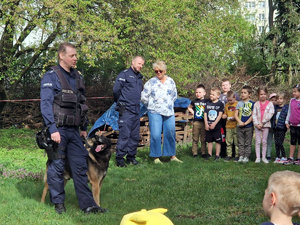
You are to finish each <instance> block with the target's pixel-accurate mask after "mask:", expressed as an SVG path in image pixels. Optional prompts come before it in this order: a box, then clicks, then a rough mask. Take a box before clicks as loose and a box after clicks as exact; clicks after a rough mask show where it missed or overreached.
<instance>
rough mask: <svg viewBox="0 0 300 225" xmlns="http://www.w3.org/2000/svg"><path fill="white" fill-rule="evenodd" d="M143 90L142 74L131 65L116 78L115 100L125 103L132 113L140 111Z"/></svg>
mask: <svg viewBox="0 0 300 225" xmlns="http://www.w3.org/2000/svg"><path fill="white" fill-rule="evenodd" d="M142 90H143V76H142V74H141V73H136V72H134V71H133V69H132V68H131V67H130V68H129V69H127V70H124V71H122V72H121V73H120V74H119V75H118V76H117V78H116V81H115V85H114V88H113V93H114V101H115V102H117V103H121V104H123V105H125V107H126V110H128V111H130V112H132V113H139V112H140V101H141V92H142Z"/></svg>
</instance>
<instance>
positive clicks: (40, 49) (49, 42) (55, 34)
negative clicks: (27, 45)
mask: <svg viewBox="0 0 300 225" xmlns="http://www.w3.org/2000/svg"><path fill="white" fill-rule="evenodd" d="M60 27H61V23H58V24H57V27H56V29H55V31H53V33H52V34H50V35H49V37H48V38H47V40H46V41H45V42H44V43H43V44H42V46H41V47H40V48H39V49H38V50H37V51H35V53H34V55H33V56H32V58H31V59H30V62H29V63H28V65H27V66H26V67H25V68H24V69H23V71H22V72H21V74H20V77H19V79H18V80H17V81H16V82H15V83H14V87H16V86H18V84H19V83H20V82H21V80H22V78H23V76H24V75H25V74H26V73H27V72H28V70H29V69H30V68H31V66H32V65H33V64H34V63H35V61H36V60H37V59H38V57H39V56H40V54H41V53H42V52H43V51H45V50H47V49H48V46H49V45H50V44H51V43H52V42H53V41H54V40H55V38H56V36H57V35H58V34H59V30H60Z"/></svg>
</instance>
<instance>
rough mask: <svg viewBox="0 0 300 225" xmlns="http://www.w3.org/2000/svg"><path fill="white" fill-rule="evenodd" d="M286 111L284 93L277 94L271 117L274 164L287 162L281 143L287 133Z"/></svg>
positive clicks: (287, 106)
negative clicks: (274, 154) (274, 151)
mask: <svg viewBox="0 0 300 225" xmlns="http://www.w3.org/2000/svg"><path fill="white" fill-rule="evenodd" d="M288 110H289V105H288V104H285V95H284V93H279V94H278V98H277V105H275V113H274V116H273V118H274V119H273V129H274V140H275V149H276V159H275V161H274V163H284V162H285V161H287V158H286V155H285V150H284V146H283V142H284V138H285V133H286V131H287V128H286V126H285V120H286V116H287V113H288Z"/></svg>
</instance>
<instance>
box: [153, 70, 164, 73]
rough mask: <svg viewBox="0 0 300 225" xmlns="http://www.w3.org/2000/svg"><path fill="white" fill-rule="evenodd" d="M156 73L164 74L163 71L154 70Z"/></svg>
mask: <svg viewBox="0 0 300 225" xmlns="http://www.w3.org/2000/svg"><path fill="white" fill-rule="evenodd" d="M154 72H155V73H162V72H164V71H163V70H154Z"/></svg>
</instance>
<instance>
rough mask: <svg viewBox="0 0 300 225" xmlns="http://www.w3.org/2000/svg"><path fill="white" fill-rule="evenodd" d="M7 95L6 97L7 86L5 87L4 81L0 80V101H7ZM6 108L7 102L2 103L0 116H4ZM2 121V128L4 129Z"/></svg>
mask: <svg viewBox="0 0 300 225" xmlns="http://www.w3.org/2000/svg"><path fill="white" fill-rule="evenodd" d="M6 98H7V95H6V91H5V85H4V80H3V79H2V80H0V100H6ZM4 106H5V102H0V115H1V114H2V111H3V109H4ZM1 121H2V120H0V127H2V124H1Z"/></svg>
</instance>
